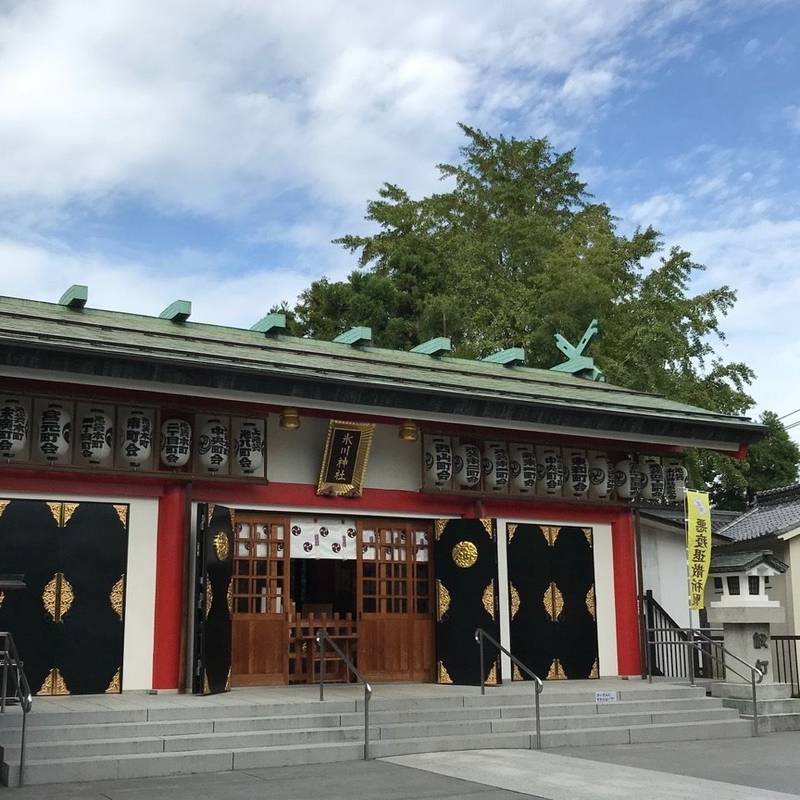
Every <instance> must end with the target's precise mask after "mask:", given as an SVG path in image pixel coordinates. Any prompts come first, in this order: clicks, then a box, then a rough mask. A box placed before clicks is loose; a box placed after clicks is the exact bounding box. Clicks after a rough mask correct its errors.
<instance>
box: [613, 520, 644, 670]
mask: <svg viewBox="0 0 800 800" xmlns="http://www.w3.org/2000/svg"><path fill="white" fill-rule="evenodd" d="M611 543H612V549H613V553H614V597H615V602H616V610H617V673H618V674H619V675H641V674H642V664H641V661H642V659H641V652H640V650H639V620H638V602H637V599H636V595H637V589H636V545H635V540H634V535H633V518H632V513H631V512H623V513H621V514H620V515H619V516H618V517H617V519H616V520H615V521H614V523H613V525H612V527H611Z"/></svg>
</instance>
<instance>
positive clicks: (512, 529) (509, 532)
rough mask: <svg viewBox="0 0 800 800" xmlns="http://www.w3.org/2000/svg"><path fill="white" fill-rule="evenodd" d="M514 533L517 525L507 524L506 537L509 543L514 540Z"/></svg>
mask: <svg viewBox="0 0 800 800" xmlns="http://www.w3.org/2000/svg"><path fill="white" fill-rule="evenodd" d="M516 532H517V523H516V522H509V523H508V525H506V536H507V537H508V541H509V542H510V541H511V540H512V539H513V538H514V534H515V533H516Z"/></svg>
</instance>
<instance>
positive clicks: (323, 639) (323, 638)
mask: <svg viewBox="0 0 800 800" xmlns="http://www.w3.org/2000/svg"><path fill="white" fill-rule="evenodd" d="M316 639H317V644H318V645H319V699H320V700H324V699H325V645H326V644H329V645H330V646H331V647H332V648H333V651H334V652H335V653H336V655H338V656H339V658H341V659H342V661H343V662H344V663H345V665H346V666H347V668H348V669H349V670H350V672H352V673H353V675H355V676H356V678H357V679H358V680H359V681H361V683H363V684H364V760H365V761H368V760H369V701H370V698H371V697H372V687H371V686H370V685H369V682H368V681H367V679H366V678H365V677H364V676H363V675H362V674H361V673H360V672H359V671H358V670H357V669H356V665H355V664H354V663H353V662H352V661H351V660H350V659H349V658H348V657H347V656H346V655H345V654H344V651H343V650H342V648H341V647H339V645H338V644H336V642H335V641H334V640H333V639H332V638H331V636H330V634H329V633H328V632H327V631H326V630H325V629H324V628H320V629H319V630H318V631H317V636H316Z"/></svg>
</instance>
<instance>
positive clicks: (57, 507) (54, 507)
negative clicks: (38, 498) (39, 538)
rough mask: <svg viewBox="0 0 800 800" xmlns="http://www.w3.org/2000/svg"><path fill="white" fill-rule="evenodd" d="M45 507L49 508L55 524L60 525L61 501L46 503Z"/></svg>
mask: <svg viewBox="0 0 800 800" xmlns="http://www.w3.org/2000/svg"><path fill="white" fill-rule="evenodd" d="M47 507H48V508H49V509H50V513H51V514H52V515H53V519H54V520H55V521H56V525H58V526H59V528H60V527H61V503H48V504H47Z"/></svg>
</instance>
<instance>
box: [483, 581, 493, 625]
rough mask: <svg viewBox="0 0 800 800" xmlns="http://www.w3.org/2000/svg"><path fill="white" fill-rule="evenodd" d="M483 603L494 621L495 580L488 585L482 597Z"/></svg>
mask: <svg viewBox="0 0 800 800" xmlns="http://www.w3.org/2000/svg"><path fill="white" fill-rule="evenodd" d="M481 602H482V603H483V607H484V608H485V609H486V613H487V614H488V615H489V616H490V617H491V618H492V619H494V579H492V580H490V581H489V583H487V584H486V588H485V589H484V590H483V594H482V595H481Z"/></svg>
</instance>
